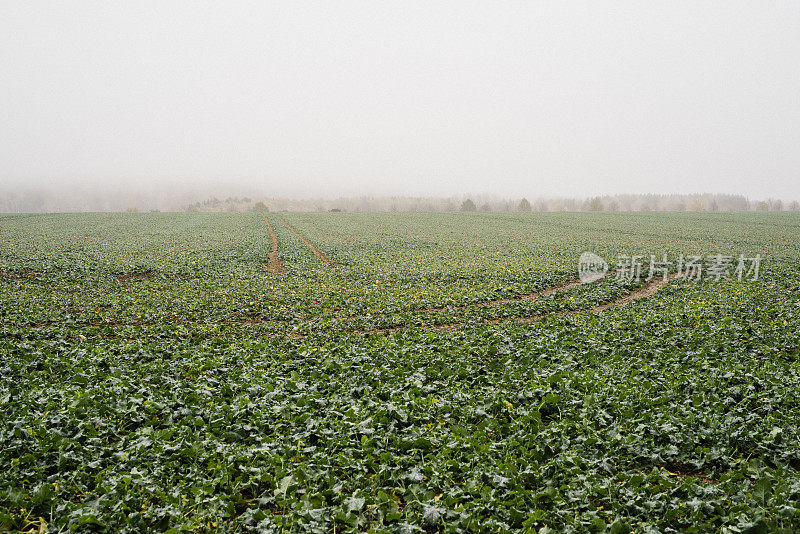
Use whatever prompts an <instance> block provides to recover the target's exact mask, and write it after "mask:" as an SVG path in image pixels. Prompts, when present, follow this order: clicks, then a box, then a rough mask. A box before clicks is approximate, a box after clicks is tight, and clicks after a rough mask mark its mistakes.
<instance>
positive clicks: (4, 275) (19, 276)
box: [0, 269, 42, 281]
mask: <svg viewBox="0 0 800 534" xmlns="http://www.w3.org/2000/svg"><path fill="white" fill-rule="evenodd" d="M40 274H42V271H36V270H34V269H21V270H19V271H12V270H10V269H0V280H2V281H16V280H33V279H36V278H38V277H39V275H40Z"/></svg>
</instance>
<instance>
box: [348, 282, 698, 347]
mask: <svg viewBox="0 0 800 534" xmlns="http://www.w3.org/2000/svg"><path fill="white" fill-rule="evenodd" d="M679 276H682V275H679V274H672V275H670V276H669V277H667V278H666V279H664V278H654V279H653V280H650V281H648V282H645V284H644V285H642V286H641V287H639V288H637V289H634V290H633V291H631V292H630V293H628V294H626V295H623V296H621V297H619V298H617V299H614V300H612V301H610V302H605V303H603V304H597V305H596V306H592V307H591V308H586V309H582V310H559V311H554V312H549V313H542V314H539V315H531V316H528V317H502V318H500V319H487V320H483V321H476V322H470V323H466V322H458V323H446V324H438V325H429V326H420V327H417V326H413V325H412V326H408V325H403V326H392V327H386V328H373V329H370V330H364V331H361V332H354V333H356V334H361V335H372V334H394V333H396V332H400V331H403V330H408V329H410V328H425V329H427V330H435V331H440V332H447V331H450V330H455V329H457V328H461V327H465V326H476V325H495V324H502V323H520V324H529V323H535V322H537V321H540V320H542V319H546V318H549V317H563V316H566V315H578V314H586V313H599V312H602V311H604V310H607V309H609V308H619V307H622V306H625V305H626V304H629V303H631V302H635V301H637V300H641V299H645V298H649V297H652V296H653V295H655V294H656V293H657V292H658V290H659V289H661V288H663V287H665V286H666V285H668V284H669V283H670V282H672V281H673V280H675V279H676V278H678V277H679ZM569 284H572V282H570V283H568V284H566V285H569ZM575 285H579V283H578V284H575ZM563 287H564V286H562V287H561V288H559V287H554V288H550V289H549V290H545V291H549V292H550V293H553V292H555V291H557V290H558V289H563ZM571 287H574V286H571ZM548 294H549V293H548Z"/></svg>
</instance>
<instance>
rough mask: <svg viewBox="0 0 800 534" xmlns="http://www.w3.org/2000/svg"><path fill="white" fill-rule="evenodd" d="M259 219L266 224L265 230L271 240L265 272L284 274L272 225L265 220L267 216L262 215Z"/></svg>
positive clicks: (276, 236) (276, 237)
mask: <svg viewBox="0 0 800 534" xmlns="http://www.w3.org/2000/svg"><path fill="white" fill-rule="evenodd" d="M261 218H262V219H264V222H265V223H267V229H268V230H269V237H270V239H272V250H271V251H270V253H269V263H268V264H267V270H268V271H269V272H271V273H272V274H280V273H285V272H286V269H284V268H283V263H282V262H281V259H280V257H278V235H277V234H276V233H275V230H274V229H273V228H272V224H270V222H269V219H267V216H266V215H264V214H263V213H262V214H261Z"/></svg>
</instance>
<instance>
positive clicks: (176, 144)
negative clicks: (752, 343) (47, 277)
mask: <svg viewBox="0 0 800 534" xmlns="http://www.w3.org/2000/svg"><path fill="white" fill-rule="evenodd" d="M798 57H800V10H799V9H798V8H797V4H796V3H795V2H790V1H776V2H768V3H754V2H730V1H725V2H722V1H719V2H700V3H698V2H670V3H665V4H652V3H641V2H632V1H630V2H552V3H543V2H503V3H499V4H498V3H472V2H468V3H464V2H436V3H430V2H404V3H398V4H391V5H390V4H386V3H383V2H380V3H371V2H363V3H362V2H337V3H329V2H308V1H299V2H268V3H265V2H226V3H207V2H201V3H198V2H188V1H172V2H155V1H142V2H134V3H130V2H113V1H111V2H109V1H103V2H90V1H84V2H71V3H59V2H41V1H31V2H5V3H3V5H2V6H0V69H1V70H0V72H1V73H2V78H3V83H2V84H0V99H1V101H2V103H3V104H2V105H1V106H0V125H1V126H0V195H2V197H0V200H4V201H5V205H12V206H13V205H14V204H9V202H12V200H13V199H12V196H13V195H16V196H14V197H13V198H15V199H17V201H18V200H19V198H20V195H23V196H24V195H28V196H30V195H33V196H36V195H44V198H47V199H53V198H54V197H55V198H57V199H60V200H62V202H61V204H57V203H54V202H50V204H47V202H45V201H42V202H40V203H39V205H40V208H39V209H50V208H47V207H46V206H48V205H51V206H55V207H54V208H53V209H60V210H83V209H92V210H98V209H104V208H103V206H112V205H113V208H108V209H124V208H125V206H127V205H128V204H133V205H136V206H138V207H139V209H149V208H151V207H154V206H155V207H158V208H159V209H168V208H170V207H176V208H177V209H180V208H181V207H182V206H185V205H187V204H191V203H194V202H198V201H203V200H205V199H210V198H212V197H214V196H217V197H219V198H221V199H224V198H226V197H230V196H237V197H245V196H246V197H252V198H255V197H259V198H260V197H263V198H288V199H309V198H322V199H328V200H330V199H335V198H338V197H361V196H377V197H398V196H409V197H438V198H452V197H456V198H458V199H461V198H462V197H463V196H464V195H467V194H469V195H490V196H492V198H496V199H498V200H502V199H514V201H517V200H519V199H520V198H522V197H526V198H528V199H530V200H531V201H533V199H535V198H551V199H552V198H557V197H564V198H577V199H580V201H584V200H586V199H589V198H591V197H594V196H598V195H616V194H643V193H657V194H673V193H680V194H691V193H729V194H736V195H743V196H746V197H748V199H750V200H751V201H753V202H755V201H759V200H766V199H768V198H770V197H771V198H774V199H782V201H783V202H784V203H789V202H791V201H792V200H795V199H800V151H798V150H797V147H798V146H800V62H798V61H797V58H798ZM76 192H77V193H76ZM70 194H71V195H73V196H77V197H78V198H77V199H76V200H74V201H73V200H69V202H64V201H63V200H64V199H66V198H71V197H69V195H70ZM124 195H130V198H131V199H141V198H142V197H145V198H148V199H151V200H153V199H154V198H155V199H156V201H152V202H149V203H148V202H140V201H136V202H126V201H124V200H119V197H120V196H124ZM87 198H91V199H95V200H92V201H91V202H90V201H89V200H87ZM109 199H117V200H114V201H113V202H112V201H111V200H109ZM15 202H16V201H15ZM104 202H105V204H104ZM34 204H35V203H34ZM41 206H45V207H41ZM8 209H12V208H8ZM31 209H35V208H31Z"/></svg>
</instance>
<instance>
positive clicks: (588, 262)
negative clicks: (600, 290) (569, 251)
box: [578, 252, 608, 284]
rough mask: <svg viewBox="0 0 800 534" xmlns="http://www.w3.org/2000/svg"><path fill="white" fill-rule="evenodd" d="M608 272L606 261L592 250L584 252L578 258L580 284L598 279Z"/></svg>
mask: <svg viewBox="0 0 800 534" xmlns="http://www.w3.org/2000/svg"><path fill="white" fill-rule="evenodd" d="M607 272H608V264H607V263H606V261H605V260H604V259H603V258H601V257H600V256H598V255H597V254H595V253H594V252H584V253H583V254H581V257H580V259H579V260H578V277H579V278H580V279H581V283H582V284H588V283H589V282H594V281H595V280H600V279H601V278H603V277H604V276H605V275H606V273H607Z"/></svg>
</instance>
